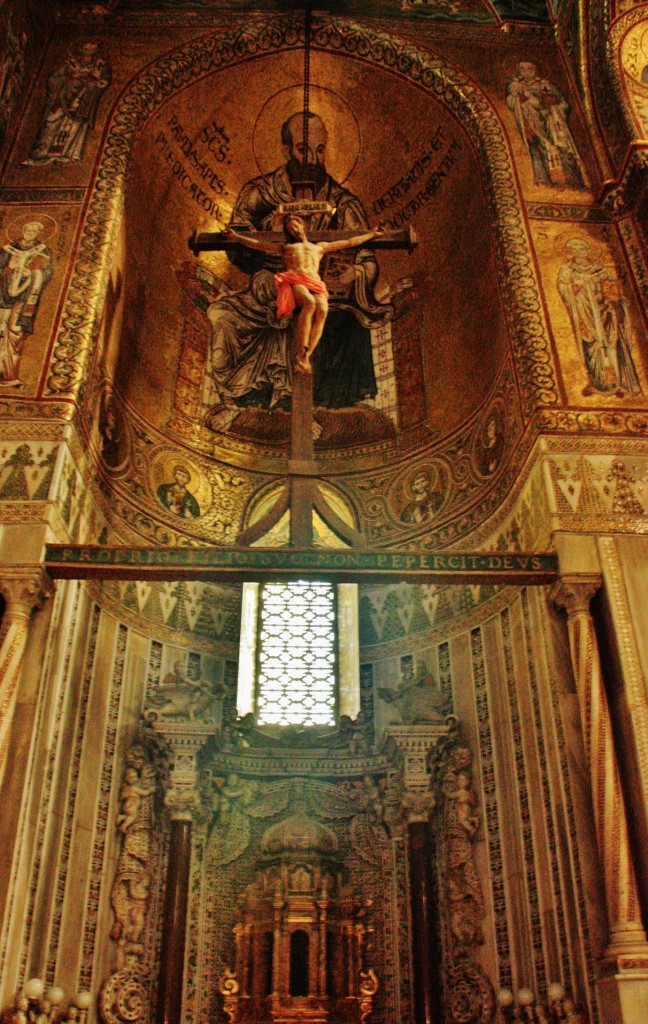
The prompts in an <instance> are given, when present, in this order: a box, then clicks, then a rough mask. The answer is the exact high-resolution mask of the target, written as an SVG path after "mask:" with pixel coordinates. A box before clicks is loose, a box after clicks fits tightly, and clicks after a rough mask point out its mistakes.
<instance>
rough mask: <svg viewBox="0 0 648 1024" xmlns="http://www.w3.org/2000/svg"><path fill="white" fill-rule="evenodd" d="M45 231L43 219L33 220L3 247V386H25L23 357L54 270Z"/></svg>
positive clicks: (0, 379) (0, 254) (0, 367)
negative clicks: (41, 236) (21, 368)
mask: <svg viewBox="0 0 648 1024" xmlns="http://www.w3.org/2000/svg"><path fill="white" fill-rule="evenodd" d="M42 230H43V225H42V224H41V223H40V222H39V221H29V222H28V223H27V224H25V225H24V227H23V229H22V235H21V237H20V238H18V239H16V241H14V242H7V244H6V245H3V246H2V248H0V387H4V388H18V387H22V386H23V382H22V381H21V380H20V378H19V376H18V369H19V366H20V357H21V355H22V351H23V348H24V345H25V338H26V337H27V336H28V335H30V334H33V333H34V322H35V320H36V313H37V312H38V306H39V303H40V297H41V294H42V291H43V289H44V288H45V285H46V284H47V283H48V281H50V279H51V277H52V272H53V268H52V261H51V256H50V251H49V249H48V248H47V246H46V245H45V243H44V242H41V241H39V237H38V236H39V234H40V232H41V231H42Z"/></svg>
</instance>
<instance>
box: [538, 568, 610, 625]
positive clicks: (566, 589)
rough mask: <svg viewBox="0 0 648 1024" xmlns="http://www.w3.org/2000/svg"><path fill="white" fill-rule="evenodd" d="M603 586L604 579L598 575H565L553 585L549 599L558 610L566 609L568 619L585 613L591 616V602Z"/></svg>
mask: <svg viewBox="0 0 648 1024" xmlns="http://www.w3.org/2000/svg"><path fill="white" fill-rule="evenodd" d="M602 584H603V578H602V577H601V576H599V575H598V574H594V573H592V574H591V575H590V574H588V575H580V574H579V575H571V574H565V575H563V576H561V577H560V579H559V580H557V581H556V583H554V584H553V586H552V587H551V590H550V591H549V598H550V600H551V601H552V602H553V603H554V604H555V605H556V607H557V608H564V609H565V611H566V612H567V617H568V618H571V616H572V615H579V614H581V613H583V612H587V614H589V611H590V601H591V600H592V598H593V597H594V595H595V594H596V593H597V591H599V590H600V588H601V586H602Z"/></svg>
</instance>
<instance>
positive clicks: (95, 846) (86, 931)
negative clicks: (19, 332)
mask: <svg viewBox="0 0 648 1024" xmlns="http://www.w3.org/2000/svg"><path fill="white" fill-rule="evenodd" d="M127 643H128V629H127V627H126V626H124V625H123V624H122V623H120V624H119V626H118V628H117V636H116V639H115V646H114V652H113V670H112V678H111V681H110V691H109V694H108V715H107V721H106V731H105V735H104V749H103V756H102V758H101V774H100V778H99V786H100V788H99V801H98V804H97V807H96V812H95V832H94V838H93V843H92V856H91V858H90V878H89V882H88V890H87V894H86V902H85V912H86V913H85V923H84V928H83V943H82V946H81V965H80V969H79V981H78V987H79V991H82V990H87V989H89V988H90V987H91V986H92V983H93V980H94V979H93V970H92V967H93V959H94V951H95V943H96V939H97V921H98V918H99V902H100V899H101V884H102V881H103V876H104V852H105V848H106V831H107V827H108V820H109V818H110V813H109V812H110V799H111V795H112V786H113V771H114V766H115V747H116V742H117V727H118V723H119V707H120V703H121V695H122V692H123V682H124V665H125V662H126V646H127Z"/></svg>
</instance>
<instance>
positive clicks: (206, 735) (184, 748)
mask: <svg viewBox="0 0 648 1024" xmlns="http://www.w3.org/2000/svg"><path fill="white" fill-rule="evenodd" d="M151 724H152V726H153V729H154V731H155V732H156V734H157V735H158V736H160V737H161V738H162V739H163V741H164V742H165V744H166V746H167V749H168V752H169V782H170V786H169V789H168V790H167V793H166V796H165V800H164V802H165V804H166V806H167V807H168V809H169V813H170V815H171V818H172V820H176V821H180V820H184V821H192V820H193V819H194V817H195V816H196V814H200V813H201V812H202V799H201V790H200V787H199V770H198V763H197V757H198V753H199V752H200V750H201V749H202V748H203V747H204V745H205V743H207V741H208V740H209V739H210V738H211V737H212V736H214V735H215V734H216V733H217V731H218V727H217V726H216V725H214V724H213V723H212V722H169V721H160V720H156V721H153V722H152V723H151Z"/></svg>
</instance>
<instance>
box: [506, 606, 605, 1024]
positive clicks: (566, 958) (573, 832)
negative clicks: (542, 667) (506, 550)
mask: <svg viewBox="0 0 648 1024" xmlns="http://www.w3.org/2000/svg"><path fill="white" fill-rule="evenodd" d="M520 600H521V602H522V624H523V629H524V638H525V654H526V662H527V670H528V673H529V686H530V691H531V699H532V707H533V718H534V723H535V734H536V738H537V742H538V759H539V764H540V768H541V772H542V801H543V807H544V812H545V813H544V816H545V825H546V828H547V835H548V838H549V855H550V857H551V872H552V877H553V884H554V893H555V898H554V908H555V911H556V921H557V923H558V928H559V933H560V942H561V962H562V971H563V978H564V979H565V981H566V980H567V979H570V981H571V985H570V986H569V988H570V990H571V991H572V992H576V991H577V987H576V985H575V980H576V979H575V978H574V971H573V964H572V959H573V957H572V951H571V949H570V944H569V938H568V934H567V925H566V921H565V908H564V902H563V896H562V886H561V873H560V865H559V863H558V841H557V836H556V829H555V812H554V810H553V808H552V800H551V791H550V782H549V773H548V769H547V751H546V746H545V740H544V736H545V734H544V732H543V721H542V698H541V695H540V685H539V679H538V672H537V670H536V657H537V654H536V652H535V651H534V648H533V637H534V636H539V637H541V636H542V635H543V633H542V631H541V630H540V629H538V628H535V629H534V623H533V622H532V618H531V609H530V602H529V595H528V592H527V590H526V588H525V589H523V590H522V591H521V595H520ZM549 690H550V695H551V705H552V711H553V719H554V724H555V729H556V735H557V739H558V745H557V746H558V750H557V753H558V756H559V758H560V772H561V777H562V782H563V793H564V798H565V817H566V825H567V828H568V829H569V834H570V847H571V850H572V862H571V863H572V872H573V878H574V883H575V884H574V887H573V889H574V894H575V898H576V904H577V909H578V916H579V935H580V936H581V940H582V939H583V938H584V939H585V940H586V939H587V934H588V932H587V915H586V907H585V890H584V886H583V877H582V872H581V866H580V855H579V847H578V839H577V830H578V824H577V817H576V814H575V813H574V804H573V800H572V795H571V783H570V777H569V765H568V763H567V753H566V751H567V745H566V741H565V732H564V729H563V722H562V717H561V710H560V698H559V693H558V683H557V680H556V679H555V678H553V677H552V675H551V673H550V678H549ZM568 884H569V883H568ZM582 947H584V948H582V953H583V956H584V959H585V969H586V972H587V984H588V992H587V996H588V1011H589V1014H590V1020H591V1024H598V1021H599V1012H598V1004H597V996H596V970H595V964H594V961H593V957H592V951H591V949H590V947H589V944H588V943H587V941H585V942H582Z"/></svg>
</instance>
